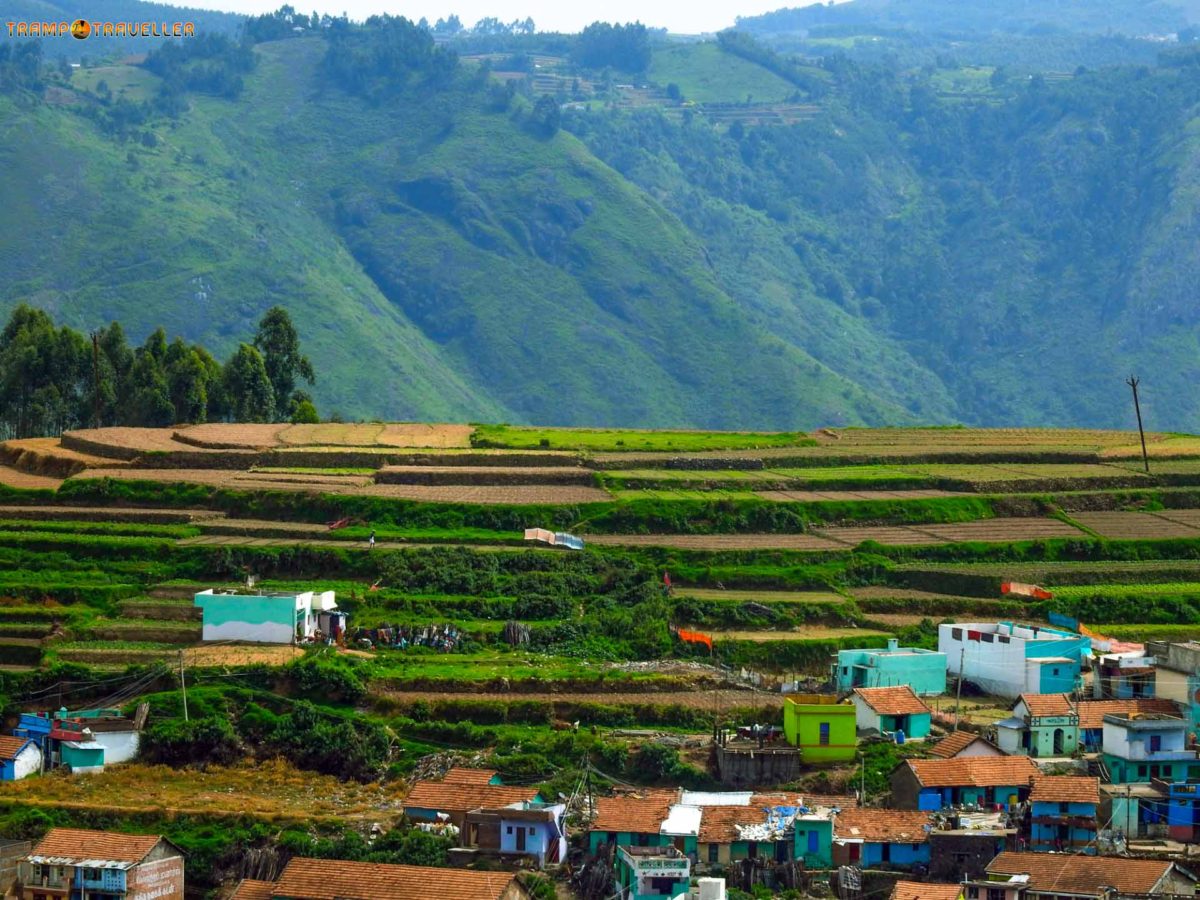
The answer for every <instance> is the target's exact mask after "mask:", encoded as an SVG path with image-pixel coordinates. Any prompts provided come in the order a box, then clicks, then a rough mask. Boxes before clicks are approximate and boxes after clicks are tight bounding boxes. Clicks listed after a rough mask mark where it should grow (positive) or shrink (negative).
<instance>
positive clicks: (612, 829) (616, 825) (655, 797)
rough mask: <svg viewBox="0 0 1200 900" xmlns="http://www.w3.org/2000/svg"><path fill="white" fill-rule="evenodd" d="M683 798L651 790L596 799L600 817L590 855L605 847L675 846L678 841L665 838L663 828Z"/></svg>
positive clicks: (594, 822)
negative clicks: (674, 806) (669, 815)
mask: <svg viewBox="0 0 1200 900" xmlns="http://www.w3.org/2000/svg"><path fill="white" fill-rule="evenodd" d="M679 794H680V792H679V791H677V790H664V789H660V788H647V789H645V790H642V791H636V792H626V793H622V794H618V795H617V796H615V797H598V798H596V801H595V806H596V816H595V818H594V819H593V820H592V825H591V828H590V829H589V830H588V852H590V853H595V852H596V851H597V850H599V849H600V847H601V846H602V845H603V844H614V845H616V846H618V847H663V846H668V845H673V844H674V841H673V840H671V839H670V838H668V837H667V836H666V835H664V834H663V832H662V826H663V822H665V821H666V819H667V816H668V814H669V813H670V811H671V806H672V805H673V804H674V803H676V802H677V801H678V799H679ZM684 849H685V850H686V846H685V848H684Z"/></svg>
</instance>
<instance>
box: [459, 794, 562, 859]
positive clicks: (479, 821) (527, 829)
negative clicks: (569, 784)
mask: <svg viewBox="0 0 1200 900" xmlns="http://www.w3.org/2000/svg"><path fill="white" fill-rule="evenodd" d="M566 811H567V807H566V805H565V804H562V803H542V802H541V801H539V800H519V801H517V802H516V803H511V804H508V805H507V806H501V807H490V808H489V807H480V808H479V809H473V810H471V811H470V812H468V813H467V815H466V818H465V819H464V825H463V830H462V837H461V840H460V842H459V843H460V844H461V846H463V847H469V848H472V849H474V850H476V851H477V852H481V853H486V854H491V855H495V856H501V857H523V858H526V859H528V860H532V861H533V863H534V864H535V865H536V866H537V867H538V868H542V867H543V866H545V865H547V864H549V865H555V864H557V863H561V862H563V861H564V860H566V858H567V836H566V832H565V831H564V828H563V816H564V815H565V814H566Z"/></svg>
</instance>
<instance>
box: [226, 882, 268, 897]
mask: <svg viewBox="0 0 1200 900" xmlns="http://www.w3.org/2000/svg"><path fill="white" fill-rule="evenodd" d="M274 896H275V882H273V881H250V880H248V879H247V880H246V881H243V882H242V883H241V884H239V885H238V886H237V890H236V891H234V892H233V896H232V897H230V898H229V900H272V898H274Z"/></svg>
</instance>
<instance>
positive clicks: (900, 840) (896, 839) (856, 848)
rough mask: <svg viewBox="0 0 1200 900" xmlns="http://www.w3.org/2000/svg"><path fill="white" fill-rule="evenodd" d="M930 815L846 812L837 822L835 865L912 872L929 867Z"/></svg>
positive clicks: (895, 812) (838, 816) (884, 811)
mask: <svg viewBox="0 0 1200 900" xmlns="http://www.w3.org/2000/svg"><path fill="white" fill-rule="evenodd" d="M932 829H933V820H932V818H931V817H930V814H929V813H927V812H914V811H911V810H903V809H866V808H860V809H846V810H842V811H841V812H839V813H838V814H837V817H836V818H835V819H834V823H833V864H834V865H835V866H860V867H862V868H864V869H867V868H870V869H877V868H889V869H911V868H913V866H927V865H928V864H929V832H930V831H932Z"/></svg>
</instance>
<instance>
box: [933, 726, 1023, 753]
mask: <svg viewBox="0 0 1200 900" xmlns="http://www.w3.org/2000/svg"><path fill="white" fill-rule="evenodd" d="M929 752H930V753H932V754H933V755H934V756H936V757H938V758H940V759H953V758H955V757H958V756H1004V755H1005V754H1004V751H1003V750H1001V749H1000V748H999V747H997V746H996V745H995V744H993V743H992V742H991V741H989V740H988V739H987V738H985V737H983V736H982V735H978V734H972V733H971V732H970V731H955V732H954V733H953V734H948V735H946V737H944V738H942V739H941V740H940V741H938V742H937V743H936V744H934V745H933V746H932V747H930V748H929Z"/></svg>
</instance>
